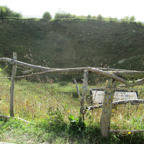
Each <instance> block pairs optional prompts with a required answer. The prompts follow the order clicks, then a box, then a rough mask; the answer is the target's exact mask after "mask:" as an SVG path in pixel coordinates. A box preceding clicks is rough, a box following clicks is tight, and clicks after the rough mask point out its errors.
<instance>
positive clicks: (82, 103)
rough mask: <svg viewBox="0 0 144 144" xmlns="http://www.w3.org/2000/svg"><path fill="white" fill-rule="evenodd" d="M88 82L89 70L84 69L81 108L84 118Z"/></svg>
mask: <svg viewBox="0 0 144 144" xmlns="http://www.w3.org/2000/svg"><path fill="white" fill-rule="evenodd" d="M87 82H88V71H87V70H84V75H83V92H82V98H81V102H80V103H81V108H80V114H81V115H83V119H84V102H85V97H86V92H87Z"/></svg>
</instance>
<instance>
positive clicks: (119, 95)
mask: <svg viewBox="0 0 144 144" xmlns="http://www.w3.org/2000/svg"><path fill="white" fill-rule="evenodd" d="M91 94H92V101H93V103H103V99H104V94H105V93H104V90H92V91H91ZM129 99H135V100H136V99H138V96H137V92H136V91H132V92H131V91H130V92H128V91H118V90H117V91H115V93H114V100H113V101H120V100H129Z"/></svg>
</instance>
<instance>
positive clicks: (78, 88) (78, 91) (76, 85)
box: [74, 78, 80, 98]
mask: <svg viewBox="0 0 144 144" xmlns="http://www.w3.org/2000/svg"><path fill="white" fill-rule="evenodd" d="M74 83H75V85H76V89H77V94H78V98H80V92H79V88H78V85H77V81H76V79H75V78H74Z"/></svg>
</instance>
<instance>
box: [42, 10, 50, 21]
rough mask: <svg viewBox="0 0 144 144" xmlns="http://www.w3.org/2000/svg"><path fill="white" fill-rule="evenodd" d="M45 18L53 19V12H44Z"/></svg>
mask: <svg viewBox="0 0 144 144" xmlns="http://www.w3.org/2000/svg"><path fill="white" fill-rule="evenodd" d="M43 18H44V19H47V20H51V18H52V16H51V14H50V13H49V12H48V11H47V12H45V13H44V14H43Z"/></svg>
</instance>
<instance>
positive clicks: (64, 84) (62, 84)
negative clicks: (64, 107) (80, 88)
mask: <svg viewBox="0 0 144 144" xmlns="http://www.w3.org/2000/svg"><path fill="white" fill-rule="evenodd" d="M58 85H59V86H66V85H68V83H67V82H64V81H63V82H59V83H58Z"/></svg>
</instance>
